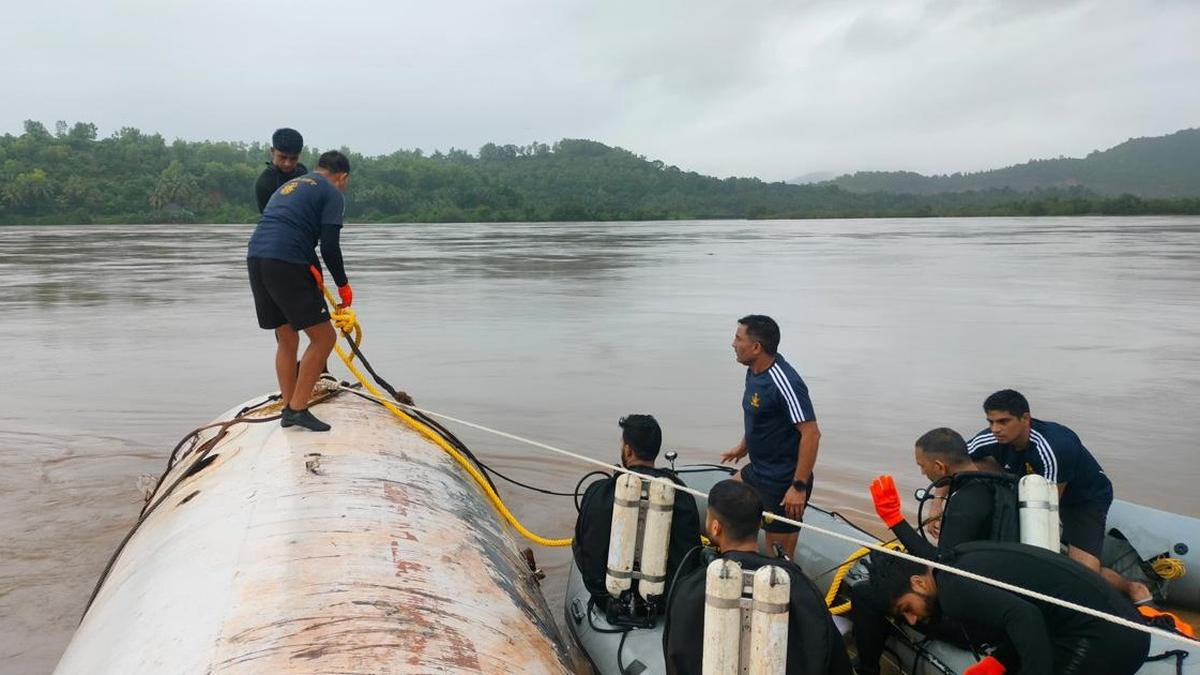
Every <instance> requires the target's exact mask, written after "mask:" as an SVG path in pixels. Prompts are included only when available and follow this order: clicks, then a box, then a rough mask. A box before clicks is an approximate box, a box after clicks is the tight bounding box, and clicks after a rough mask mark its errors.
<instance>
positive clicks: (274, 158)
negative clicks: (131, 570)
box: [254, 127, 308, 213]
mask: <svg viewBox="0 0 1200 675" xmlns="http://www.w3.org/2000/svg"><path fill="white" fill-rule="evenodd" d="M303 150H304V137H303V136H301V135H300V132H299V131H296V130H295V129H289V128H287V127H284V128H283V129H276V130H275V133H273V134H271V161H269V162H267V168H265V169H263V172H262V173H261V174H259V176H258V180H257V181H256V182H255V183H254V196H255V198H256V199H257V200H258V212H259V213H262V212H263V209H265V208H267V202H268V201H270V199H271V195H273V194H275V191H276V190H278V189H279V186H281V185H283V184H284V183H286V182H288V181H289V180H291V179H293V178H299V177H300V176H303V175H305V174H307V173H308V168H307V167H305V166H304V165H303V164H301V163H300V153H301V152H302V151H303Z"/></svg>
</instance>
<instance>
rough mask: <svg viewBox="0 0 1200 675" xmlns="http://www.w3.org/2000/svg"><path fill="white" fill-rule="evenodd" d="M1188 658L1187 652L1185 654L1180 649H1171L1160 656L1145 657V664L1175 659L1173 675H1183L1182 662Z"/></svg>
mask: <svg viewBox="0 0 1200 675" xmlns="http://www.w3.org/2000/svg"><path fill="white" fill-rule="evenodd" d="M1188 656H1189V654H1188V652H1186V651H1184V650H1182V649H1171V650H1168V651H1165V652H1163V653H1161V654H1155V655H1154V656H1147V657H1146V661H1145V662H1146V663H1150V662H1152V661H1163V660H1166V659H1169V658H1171V657H1175V673H1176V675H1183V660H1184V659H1186V658H1187V657H1188Z"/></svg>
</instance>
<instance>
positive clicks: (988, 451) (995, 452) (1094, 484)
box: [967, 389, 1150, 602]
mask: <svg viewBox="0 0 1200 675" xmlns="http://www.w3.org/2000/svg"><path fill="white" fill-rule="evenodd" d="M983 412H984V414H985V415H986V416H987V421H988V428H987V429H984V430H983V431H980V432H979V433H977V434H975V437H974V438H972V439H971V440H970V442H969V443H967V450H968V452H970V454H971V459H972V460H973V461H974V462H975V463H976V464H978V465H980V466H981V467H983V468H988V469H994V470H1000V469H1003V470H1004V471H1006V472H1008V473H1011V474H1014V475H1017V476H1024V475H1027V474H1038V475H1041V476H1044V477H1045V478H1046V480H1048V481H1050V482H1051V483H1053V484H1055V485H1057V486H1058V514H1059V518H1060V519H1061V520H1062V538H1063V541H1065V542H1066V544H1067V546H1068V548H1067V554H1068V555H1070V556H1071V557H1072V558H1074V559H1075V560H1078V561H1079V562H1081V563H1083V564H1084V565H1085V566H1086V567H1088V568H1089V569H1091V570H1093V571H1095V572H1099V573H1100V574H1101V575H1103V576H1104V578H1105V580H1107V581H1108V582H1109V583H1110V584H1112V585H1113V587H1115V588H1116V589H1117V590H1119V591H1121V592H1123V593H1125V594H1126V595H1128V596H1129V597H1130V599H1131V600H1133V601H1134V602H1143V601H1147V600H1149V599H1150V591H1149V589H1147V588H1146V586H1145V585H1144V584H1141V583H1138V582H1135V581H1129V580H1127V579H1125V578H1124V577H1122V576H1120V575H1119V574H1117V573H1116V572H1113V571H1112V570H1109V569H1101V567H1100V554H1101V552H1102V551H1103V549H1104V533H1105V521H1106V520H1107V518H1108V508H1109V507H1110V506H1111V505H1112V500H1113V488H1112V481H1110V480H1109V479H1108V476H1107V475H1105V473H1104V470H1103V469H1101V468H1100V463H1099V462H1097V461H1096V458H1095V457H1093V456H1092V453H1090V452H1088V449H1087V448H1085V447H1083V442H1082V441H1080V440H1079V436H1077V435H1075V432H1074V431H1071V430H1070V429H1068V428H1067V427H1065V426H1063V425H1061V424H1057V423H1055V422H1045V421H1042V420H1039V419H1034V418H1033V417H1032V416H1030V412H1029V401H1027V400H1026V399H1025V397H1024V396H1022V395H1021V393H1020V392H1017V391H1013V390H1012V389H1002V390H1000V391H998V392H996V393H994V394H992V395H991V396H988V397H987V400H986V401H984V402H983Z"/></svg>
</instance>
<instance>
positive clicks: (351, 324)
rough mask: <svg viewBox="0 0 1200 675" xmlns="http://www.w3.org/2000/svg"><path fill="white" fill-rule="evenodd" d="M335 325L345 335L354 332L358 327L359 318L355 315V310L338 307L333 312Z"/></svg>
mask: <svg viewBox="0 0 1200 675" xmlns="http://www.w3.org/2000/svg"><path fill="white" fill-rule="evenodd" d="M332 316H333V325H334V326H336V327H337V329H338V330H340V331H342V332H343V333H350V332H353V331H354V328H355V326H357V325H358V316H356V315H355V314H354V310H353V309H351V308H350V307H338V308H337V309H335V310H333V315H332Z"/></svg>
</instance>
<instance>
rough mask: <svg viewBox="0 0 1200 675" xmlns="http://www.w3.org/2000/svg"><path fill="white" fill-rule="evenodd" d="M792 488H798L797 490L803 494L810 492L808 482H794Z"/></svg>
mask: <svg viewBox="0 0 1200 675" xmlns="http://www.w3.org/2000/svg"><path fill="white" fill-rule="evenodd" d="M792 487H794V488H796V489H797V490H799V491H801V492H808V481H806V480H794V481H792Z"/></svg>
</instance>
